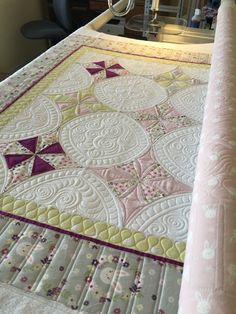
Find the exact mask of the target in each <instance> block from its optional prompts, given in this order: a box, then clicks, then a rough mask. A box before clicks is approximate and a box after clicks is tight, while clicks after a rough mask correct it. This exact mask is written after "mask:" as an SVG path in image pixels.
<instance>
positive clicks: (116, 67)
mask: <svg viewBox="0 0 236 314" xmlns="http://www.w3.org/2000/svg"><path fill="white" fill-rule="evenodd" d="M108 69H113V70H121V69H124V68H123V67H122V66H121V65H119V64H118V63H116V64H113V65H111V66H110V67H109V68H108Z"/></svg>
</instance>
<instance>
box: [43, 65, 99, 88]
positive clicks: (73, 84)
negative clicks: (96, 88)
mask: <svg viewBox="0 0 236 314" xmlns="http://www.w3.org/2000/svg"><path fill="white" fill-rule="evenodd" d="M92 82H93V78H92V76H91V75H89V73H88V72H87V71H86V70H85V69H84V68H83V67H82V66H81V65H80V64H74V65H73V66H71V67H69V68H68V69H67V70H66V71H65V72H64V73H63V74H62V75H61V76H60V77H59V78H58V79H56V80H55V81H54V82H53V83H52V84H51V85H50V86H49V87H48V88H47V89H46V90H45V93H46V94H57V93H62V94H65V93H73V92H78V91H80V90H82V89H85V88H87V87H89V86H90V85H91V84H92Z"/></svg>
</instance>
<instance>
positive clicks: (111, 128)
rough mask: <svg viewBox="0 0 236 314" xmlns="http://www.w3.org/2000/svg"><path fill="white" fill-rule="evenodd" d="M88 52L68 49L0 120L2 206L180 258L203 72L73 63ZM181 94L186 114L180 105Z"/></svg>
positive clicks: (115, 62)
mask: <svg viewBox="0 0 236 314" xmlns="http://www.w3.org/2000/svg"><path fill="white" fill-rule="evenodd" d="M92 50H93V51H94V49H92ZM89 51H90V48H87V47H82V48H80V49H79V50H77V51H76V52H75V53H74V54H72V55H71V56H70V57H69V58H67V59H66V60H65V61H63V62H62V63H61V64H60V65H58V66H57V67H56V68H55V69H54V70H52V71H51V72H50V73H48V75H47V76H45V77H44V78H43V79H42V80H41V81H39V82H38V83H37V84H35V85H34V86H33V87H32V88H31V89H30V90H28V91H27V92H26V93H25V94H24V95H23V96H22V97H21V98H19V99H18V100H17V101H16V102H15V103H13V104H12V106H10V107H9V108H8V109H7V110H5V111H4V112H3V113H2V114H1V115H2V116H3V120H1V121H2V122H1V128H0V143H2V144H1V153H2V156H1V158H0V162H1V163H2V165H3V168H4V170H3V171H1V172H0V184H1V185H2V187H0V188H1V189H2V190H4V192H5V194H4V195H3V196H2V198H1V202H2V208H1V209H2V210H4V211H6V212H11V213H15V214H17V215H21V216H23V217H28V218H30V219H34V220H36V221H43V222H45V223H47V224H51V225H54V226H58V227H60V228H62V229H68V230H72V231H74V232H77V233H81V234H84V235H86V236H92V237H94V238H98V239H101V240H104V241H107V242H108V243H112V244H115V245H119V246H120V248H122V247H124V248H125V247H126V248H127V247H128V248H132V249H134V250H137V251H140V252H145V253H150V254H154V255H156V256H159V257H160V258H161V257H167V258H170V259H174V260H183V256H184V249H185V243H184V242H182V241H185V240H186V237H187V226H188V214H189V209H190V205H191V195H190V192H191V185H192V181H193V177H194V166H195V163H196V161H195V155H196V151H197V148H198V141H199V130H200V127H199V116H198V115H197V114H196V113H194V114H192V113H193V112H197V109H196V108H195V107H196V106H198V104H197V103H196V102H195V101H189V102H188V99H190V98H191V96H190V95H192V94H193V93H195V95H196V99H197V98H198V96H199V94H201V99H203V98H204V97H205V89H204V88H202V87H200V88H198V87H199V86H204V83H205V82H204V81H201V80H200V79H198V78H197V77H198V76H199V71H200V69H201V68H202V69H203V71H206V67H208V66H204V67H203V66H198V65H196V64H195V65H191V64H186V63H181V62H174V61H168V60H156V59H151V58H145V57H139V56H134V59H136V60H137V61H138V62H139V61H142V62H143V61H145V62H147V64H148V62H155V64H157V65H158V64H160V66H159V67H157V68H156V70H155V68H153V73H152V75H148V74H144V75H142V74H139V75H137V73H136V68H135V67H136V65H135V63H134V64H133V65H132V62H131V64H130V66H129V67H128V69H126V68H125V62H123V63H122V60H120V59H119V58H121V57H122V58H123V59H124V58H125V55H122V54H119V53H115V52H108V51H105V50H98V51H100V52H102V53H104V54H106V55H109V56H110V57H111V59H109V60H96V61H94V62H90V63H84V64H82V63H80V57H82V56H84V55H85V54H86V53H87V52H89ZM127 60H128V58H127ZM162 65H163V66H162ZM182 65H183V66H184V67H185V68H186V67H187V68H188V67H191V71H190V72H191V73H194V69H196V71H197V75H196V76H194V75H193V76H192V77H191V75H189V73H188V74H185V72H187V71H185V68H184V67H183V68H181V66H182ZM168 67H169V68H170V71H171V72H166V71H167V68H168ZM155 71H156V74H155ZM168 73H169V74H168ZM191 73H190V74H191ZM170 89H171V90H170ZM183 91H184V93H185V95H184V97H183V100H184V102H185V103H188V104H189V106H191V108H192V107H194V110H192V109H189V110H187V109H186V110H185V109H184V107H183V106H182V107H181V106H180V105H179V98H181V97H182V95H181V93H182V92H183ZM178 93H180V95H179V97H177V96H176V95H178ZM170 94H171V95H170ZM175 96H176V97H175ZM191 99H192V98H191ZM202 107H203V106H202V105H201V111H202ZM14 108H17V109H16V110H15V109H14ZM34 113H35V114H34ZM189 130H192V131H193V132H192V133H191V132H190V131H189ZM178 132H180V133H181V136H179V137H178ZM189 132H190V134H189ZM50 134H55V136H54V138H53V140H49V141H48V138H49V137H50ZM173 134H174V135H173ZM172 135H173V136H172ZM167 138H168V140H169V141H170V145H169V146H168V145H167V146H165V145H162V144H160V143H163V140H164V139H167ZM191 138H194V143H193V147H191V145H190V144H191ZM164 142H165V141H164ZM180 142H181V143H182V144H181V143H180ZM175 147H177V148H178V150H177V151H178V153H179V155H178V156H175V158H174V159H175V162H173V161H172V163H171V161H170V160H168V158H167V157H168V156H167V157H166V154H167V155H168V154H169V153H170V152H172V151H173V149H174V148H175ZM192 152H193V153H194V154H192ZM182 153H184V159H181V158H182V157H180V160H178V158H179V156H181V155H182ZM190 155H191V156H190ZM192 155H194V158H193V160H192V162H191V169H188V170H187V171H186V173H187V175H186V173H185V168H186V167H189V166H188V158H189V156H190V157H191V158H192ZM181 171H182V172H181ZM11 177H12V179H9V178H11ZM6 182H8V184H6ZM21 200H22V201H21ZM32 202H36V203H32ZM31 206H32V207H31ZM145 221H146V222H147V224H145V223H144V222H145ZM163 243H164V244H163ZM160 310H161V309H160Z"/></svg>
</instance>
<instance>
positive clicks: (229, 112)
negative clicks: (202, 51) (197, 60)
mask: <svg viewBox="0 0 236 314" xmlns="http://www.w3.org/2000/svg"><path fill="white" fill-rule="evenodd" d="M217 24H218V25H217V31H216V39H215V46H214V53H213V60H212V68H211V73H210V79H209V87H208V94H207V100H206V108H205V113H204V121H203V128H202V135H201V141H200V150H199V155H198V162H197V169H196V178H195V184H194V191H193V203H192V208H191V214H190V227H189V229H190V232H189V235H188V242H187V250H186V259H185V267H184V275H183V284H182V287H181V297H180V308H179V313H182V314H185V313H191V314H195V313H196V314H221V313H224V314H233V313H236V300H235V289H236V272H235V270H236V264H235V263H236V250H235V248H236V246H235V231H236V216H235V201H236V200H235V196H236V194H235V186H236V177H235V167H236V163H235V162H236V161H235V136H236V134H235V119H236V114H235V107H236V101H235V100H236V93H235V84H236V78H235V71H236V64H235V50H236V38H235V34H234V33H233V29H235V27H236V5H235V3H234V2H233V1H232V2H231V1H225V2H224V3H223V4H222V6H221V8H220V10H219V15H218V23H217Z"/></svg>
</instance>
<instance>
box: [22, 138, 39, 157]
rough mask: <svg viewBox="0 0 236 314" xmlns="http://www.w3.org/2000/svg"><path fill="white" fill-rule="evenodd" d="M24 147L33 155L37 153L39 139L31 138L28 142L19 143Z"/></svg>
mask: <svg viewBox="0 0 236 314" xmlns="http://www.w3.org/2000/svg"><path fill="white" fill-rule="evenodd" d="M18 142H19V143H20V144H21V145H22V146H24V147H25V148H27V149H28V150H30V151H31V152H32V153H35V152H36V146H37V142H38V138H37V137H34V138H29V139H27V140H22V141H18Z"/></svg>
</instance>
